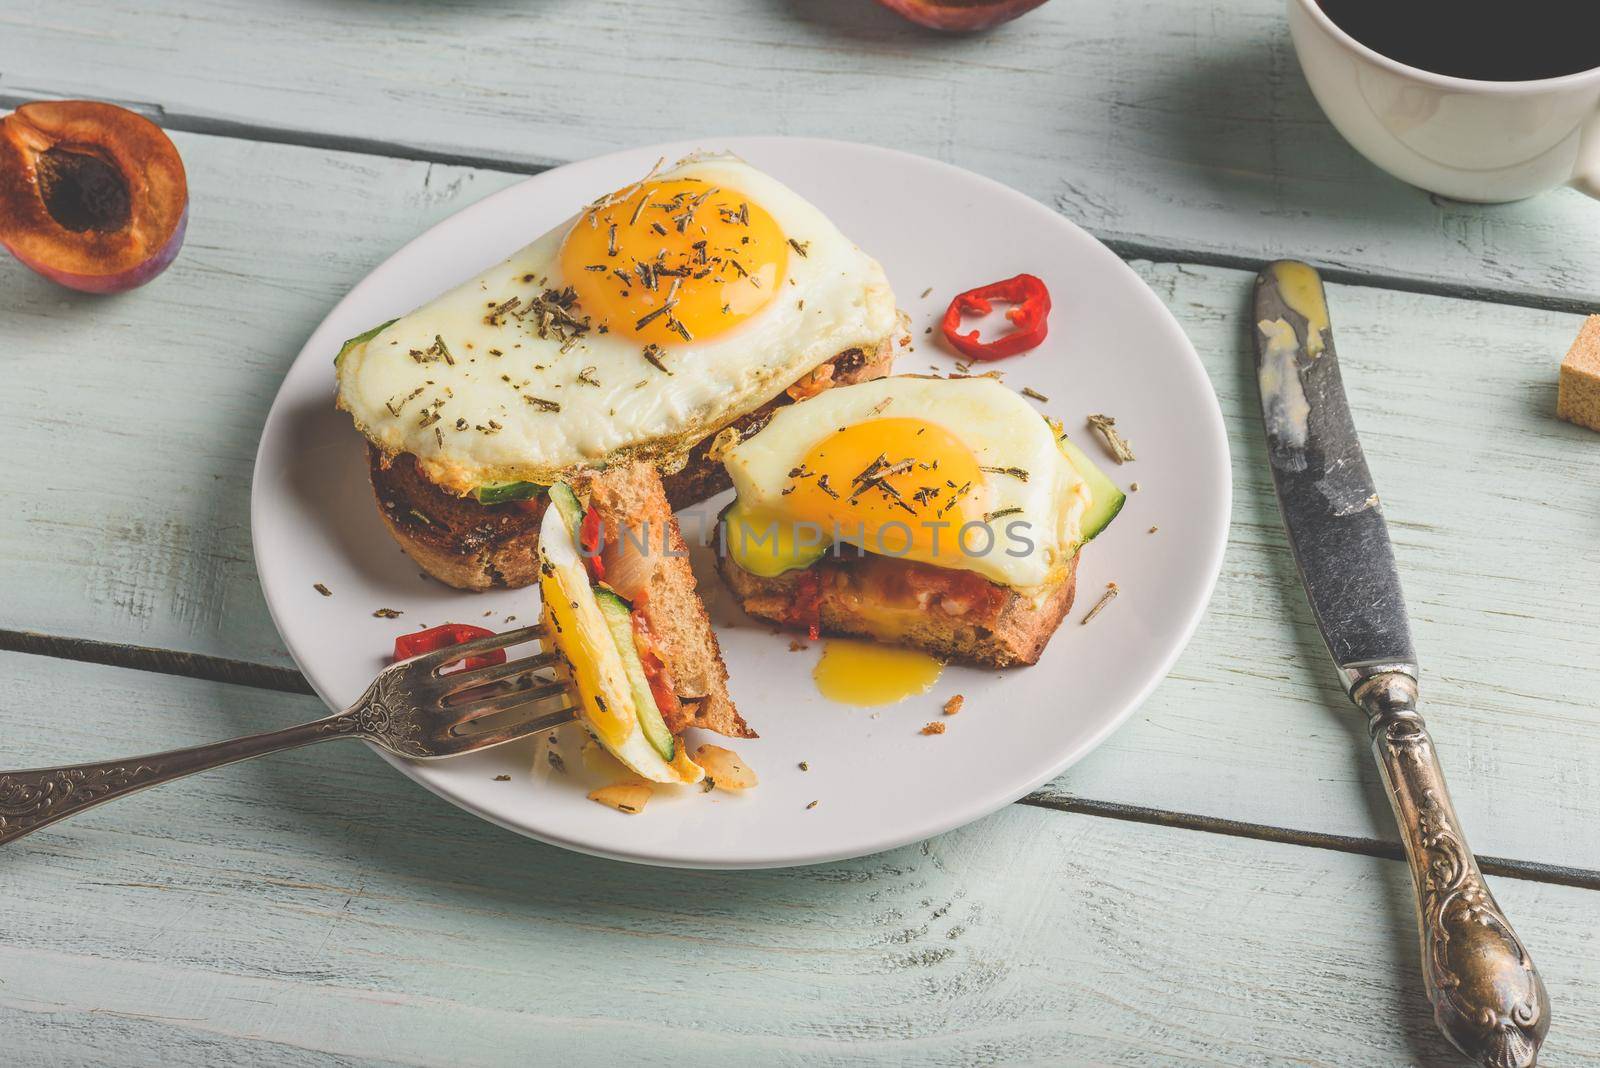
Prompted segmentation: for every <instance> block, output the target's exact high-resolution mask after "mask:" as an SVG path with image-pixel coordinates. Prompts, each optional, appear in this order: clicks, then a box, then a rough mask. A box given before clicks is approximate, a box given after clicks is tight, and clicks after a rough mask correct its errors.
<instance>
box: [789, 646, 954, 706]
mask: <svg viewBox="0 0 1600 1068" xmlns="http://www.w3.org/2000/svg"><path fill="white" fill-rule="evenodd" d="M942 671H944V665H943V664H941V663H939V661H937V660H935V659H934V658H933V657H931V656H929V655H928V654H927V653H921V652H918V651H916V650H915V649H900V648H896V647H895V646H891V645H879V644H878V643H876V642H864V641H856V640H855V639H853V638H830V639H828V641H827V643H826V644H824V645H823V647H822V659H821V660H818V661H817V668H816V671H814V672H813V673H812V677H813V678H814V679H816V680H817V689H818V690H819V691H821V693H822V696H824V697H826V698H828V699H829V700H831V701H838V702H839V703H840V704H846V705H858V706H864V707H870V706H873V705H892V704H895V703H896V702H898V701H904V700H905V699H906V698H907V697H915V696H916V695H917V694H919V693H927V692H928V691H929V690H931V689H932V688H933V684H934V683H935V682H938V681H939V674H940V673H941V672H942Z"/></svg>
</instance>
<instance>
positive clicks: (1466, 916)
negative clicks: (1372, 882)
mask: <svg viewBox="0 0 1600 1068" xmlns="http://www.w3.org/2000/svg"><path fill="white" fill-rule="evenodd" d="M1350 696H1351V699H1352V700H1354V701H1355V703H1356V704H1357V705H1358V706H1359V707H1360V708H1361V709H1362V710H1363V711H1365V712H1366V713H1367V715H1368V717H1370V720H1369V727H1370V728H1371V731H1372V751H1373V754H1374V755H1375V756H1376V757H1377V758H1378V766H1379V768H1380V769H1382V771H1383V782H1384V785H1385V786H1386V787H1387V788H1388V791H1389V803H1390V804H1392V805H1393V806H1394V814H1395V818H1396V820H1398V821H1399V824H1400V834H1401V836H1402V837H1403V838H1404V840H1405V848H1406V857H1407V859H1409V861H1410V862H1411V877H1412V880H1413V881H1414V882H1415V884H1416V890H1417V925H1418V928H1419V930H1420V933H1421V936H1422V980H1423V984H1424V986H1425V987H1426V989H1427V993H1428V1000H1429V1001H1431V1002H1432V1003H1433V1015H1434V1019H1435V1020H1436V1021H1437V1022H1438V1025H1439V1028H1440V1030H1442V1031H1443V1032H1444V1033H1445V1034H1446V1035H1447V1036H1448V1037H1449V1039H1450V1041H1451V1042H1454V1043H1455V1045H1456V1048H1458V1049H1460V1050H1461V1052H1463V1053H1465V1054H1466V1055H1467V1056H1468V1057H1470V1058H1472V1059H1473V1060H1474V1061H1475V1062H1477V1063H1478V1064H1482V1065H1488V1066H1492V1068H1532V1066H1533V1065H1534V1064H1535V1062H1536V1061H1537V1059H1538V1056H1539V1045H1540V1043H1542V1042H1543V1041H1544V1036H1545V1032H1546V1031H1548V1030H1549V1029H1550V999H1549V996H1548V995H1547V994H1546V993H1545V989H1544V981H1543V980H1541V979H1540V978H1539V972H1538V970H1537V969H1536V968H1535V967H1534V966H1533V958H1532V957H1530V956H1529V955H1528V950H1527V949H1526V947H1524V946H1523V944H1522V940H1521V939H1519V938H1518V937H1517V933H1516V932H1515V931H1513V930H1512V929H1511V922H1510V921H1509V920H1507V919H1506V916H1505V913H1504V912H1502V911H1500V906H1499V905H1498V904H1497V903H1496V902H1495V899H1494V895H1493V894H1491V893H1489V888H1488V886H1486V885H1485V884H1484V881H1483V873H1482V872H1480V871H1479V870H1478V862H1477V861H1476V860H1475V859H1473V856H1472V850H1470V849H1469V848H1467V840H1466V838H1465V836H1463V834H1462V833H1461V828H1460V826H1459V824H1458V822H1457V820H1456V813H1455V809H1454V808H1453V807H1452V806H1451V804H1450V792H1449V791H1448V790H1447V789H1446V788H1445V784H1444V772H1443V771H1442V770H1441V769H1440V767H1439V757H1438V754H1436V753H1435V752H1434V749H1433V740H1432V739H1431V738H1429V737H1428V728H1427V725H1426V724H1424V723H1423V721H1422V716H1421V715H1420V714H1419V713H1418V712H1417V683H1416V679H1414V678H1413V677H1412V676H1411V675H1409V674H1406V673H1404V672H1399V671H1384V672H1380V673H1378V674H1375V675H1373V676H1372V677H1371V678H1368V679H1366V680H1365V681H1363V682H1362V683H1360V684H1359V685H1357V686H1356V687H1355V688H1354V690H1353V691H1352V692H1351V695H1350Z"/></svg>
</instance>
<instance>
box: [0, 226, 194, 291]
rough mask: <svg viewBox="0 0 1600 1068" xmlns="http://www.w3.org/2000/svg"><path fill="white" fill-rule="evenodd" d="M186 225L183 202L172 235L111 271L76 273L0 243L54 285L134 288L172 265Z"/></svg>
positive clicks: (77, 288) (89, 289)
mask: <svg viewBox="0 0 1600 1068" xmlns="http://www.w3.org/2000/svg"><path fill="white" fill-rule="evenodd" d="M188 228H189V205H187V204H185V205H184V206H183V214H182V215H181V216H180V217H179V218H178V225H177V227H176V228H175V229H174V230H173V231H172V236H171V237H169V238H167V240H166V243H165V244H164V245H162V246H161V248H159V249H157V250H156V252H155V253H154V254H153V255H151V256H150V257H149V258H147V259H145V260H144V261H143V262H141V263H139V264H137V265H135V266H133V267H130V268H128V269H127V270H125V271H117V272H115V273H113V274H79V273H76V272H74V271H64V270H61V269H59V268H57V267H52V266H51V265H50V264H49V263H44V262H40V261H39V260H37V259H34V258H33V257H30V256H26V255H24V254H23V253H22V252H20V251H19V250H17V249H14V248H12V247H11V245H10V244H8V243H7V242H6V241H5V240H4V239H0V245H5V248H6V251H7V252H9V253H11V255H13V256H15V257H16V259H17V261H18V262H19V263H21V264H22V265H23V266H24V267H27V268H28V269H29V270H31V271H33V272H34V273H35V274H38V275H42V276H43V277H45V278H48V279H49V280H50V281H52V282H54V283H56V284H57V285H61V286H66V287H67V288H68V289H75V290H77V291H78V292H79V293H123V292H126V291H127V290H130V289H137V288H139V287H140V286H142V285H144V284H145V283H146V282H148V281H150V280H151V279H153V278H154V277H155V276H156V275H158V274H160V273H161V272H162V271H164V270H166V269H167V268H168V267H170V266H172V261H173V260H175V259H177V258H178V250H179V249H181V248H183V235H184V233H185V232H186V231H187V230H188Z"/></svg>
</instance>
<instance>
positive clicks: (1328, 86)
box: [1289, 0, 1600, 203]
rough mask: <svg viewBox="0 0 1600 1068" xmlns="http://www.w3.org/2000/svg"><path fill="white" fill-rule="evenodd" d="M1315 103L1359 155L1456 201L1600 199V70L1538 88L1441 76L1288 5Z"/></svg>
mask: <svg viewBox="0 0 1600 1068" xmlns="http://www.w3.org/2000/svg"><path fill="white" fill-rule="evenodd" d="M1289 32H1290V34H1291V36H1292V37H1293V38H1294V47H1295V52H1296V53H1298V54H1299V56H1300V66H1301V69H1303V70H1304V71H1305V75H1306V81H1307V82H1309V83H1310V84H1311V91H1312V93H1313V94H1315V95H1316V98H1317V103H1319V104H1321V105H1322V110H1323V111H1325V112H1326V113H1327V115H1328V118H1329V119H1330V120H1331V121H1332V122H1333V125H1334V126H1335V127H1337V128H1338V130H1339V132H1340V133H1341V134H1343V135H1344V137H1345V140H1347V141H1349V142H1350V143H1351V144H1352V145H1354V146H1355V148H1356V151H1358V152H1360V153H1361V154H1362V155H1363V156H1366V157H1367V158H1368V159H1369V160H1371V161H1372V162H1373V163H1375V164H1377V165H1378V166H1379V167H1382V168H1383V169H1384V170H1386V171H1388V172H1389V173H1390V174H1392V175H1394V176H1395V177H1396V178H1399V179H1400V180H1401V181H1405V182H1410V183H1411V184H1412V185H1416V186H1421V187H1422V188H1423V189H1427V190H1429V191H1431V192H1434V193H1438V194H1440V195H1442V196H1447V197H1452V198H1454V199H1456V200H1475V201H1482V202H1486V203H1497V202H1500V201H1506V200H1521V199H1522V198H1523V197H1530V196H1533V195H1534V194H1535V193H1542V192H1544V191H1545V190H1547V189H1554V188H1556V187H1557V186H1560V185H1568V184H1570V185H1573V186H1575V187H1577V188H1579V189H1582V190H1583V191H1584V192H1586V193H1588V194H1589V195H1590V196H1594V197H1600V67H1595V68H1593V69H1591V70H1586V71H1581V72H1579V73H1577V74H1568V75H1564V76H1562V77H1560V78H1545V79H1542V80H1539V81H1530V82H1491V81H1478V80H1475V79H1472V78H1452V77H1449V76H1447V75H1443V74H1433V73H1431V72H1429V71H1425V70H1421V69H1419V68H1417V67H1408V66H1406V65H1405V64H1404V63H1400V62H1397V61H1396V60H1393V59H1390V58H1389V57H1388V56H1385V55H1381V54H1379V53H1377V52H1374V51H1373V50H1372V49H1370V48H1368V47H1367V46H1366V45H1364V44H1362V43H1361V42H1360V41H1357V40H1356V39H1355V38H1354V37H1351V36H1350V35H1349V34H1348V33H1346V32H1344V30H1342V29H1340V28H1339V26H1338V25H1337V24H1335V23H1334V21H1333V20H1332V19H1330V18H1328V16H1327V14H1326V13H1325V12H1324V11H1323V10H1322V8H1321V6H1320V5H1319V4H1318V3H1317V0H1289Z"/></svg>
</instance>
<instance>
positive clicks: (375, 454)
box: [367, 338, 894, 590]
mask: <svg viewBox="0 0 1600 1068" xmlns="http://www.w3.org/2000/svg"><path fill="white" fill-rule="evenodd" d="M893 363H894V339H893V338H886V339H884V341H883V342H881V343H880V344H879V345H878V347H877V348H876V349H874V350H873V351H871V352H865V351H863V350H861V349H847V350H846V351H844V352H841V353H839V355H837V356H835V357H834V358H833V359H832V360H829V361H828V362H827V363H824V364H822V365H821V366H819V367H818V368H817V369H816V370H814V371H812V372H811V374H809V375H807V376H806V377H805V378H803V379H801V380H800V382H798V383H796V384H795V385H793V386H791V387H790V388H789V390H787V391H786V392H783V393H780V394H778V395H777V396H776V397H774V398H773V399H772V400H770V401H768V402H767V403H766V404H764V405H762V406H761V407H760V408H757V409H756V410H755V411H753V412H750V413H749V414H747V415H744V416H742V417H740V418H739V419H736V420H734V421H733V422H732V423H730V424H728V426H730V427H733V428H734V429H736V430H737V431H738V433H739V436H740V437H741V438H744V437H749V436H750V435H751V434H754V433H755V432H756V431H757V430H759V429H760V428H761V427H762V426H763V425H764V424H765V423H766V421H767V420H768V419H769V418H771V416H772V413H773V412H774V411H776V410H777V409H778V408H779V407H780V406H782V405H785V404H791V403H793V402H794V401H795V400H796V399H797V398H799V397H804V396H809V395H811V394H812V393H814V392H820V391H821V390H822V389H826V388H828V387H830V386H833V385H846V384H849V383H852V382H864V381H867V380H868V379H873V378H882V377H883V376H884V375H886V374H888V373H889V369H890V366H891V365H892V364H893ZM725 429H726V428H718V431H717V433H713V434H709V435H707V436H706V437H705V438H704V439H703V440H702V441H700V443H699V444H697V445H696V446H695V447H694V448H693V449H692V450H691V451H690V452H689V455H688V458H687V462H686V463H685V464H684V466H683V467H682V469H680V470H678V471H674V472H671V473H670V474H666V475H665V476H664V478H663V484H664V486H665V492H666V498H667V501H668V502H669V503H670V504H671V506H672V507H673V508H674V509H678V508H685V507H688V506H689V505H691V504H696V503H698V502H700V501H703V500H705V499H706V498H707V497H710V496H713V495H714V494H717V493H720V492H722V491H723V490H725V489H727V488H728V487H729V486H730V485H732V482H731V481H730V480H729V478H728V472H727V469H726V468H725V467H723V465H722V463H721V461H720V459H718V458H714V457H713V456H712V453H713V452H717V449H716V441H717V438H718V434H721V433H723V432H724V431H725ZM718 455H719V456H720V453H718ZM367 466H368V472H369V474H370V476H371V478H372V491H373V494H374V495H375V496H376V497H377V500H378V510H379V512H380V513H382V515H383V521H384V524H385V525H386V526H387V527H388V528H389V533H390V534H392V535H393V536H394V539H395V541H397V542H399V543H400V547H401V548H402V549H404V550H405V551H406V553H407V555H409V556H410V557H411V558H412V559H413V560H415V561H416V562H417V565H418V566H419V567H421V568H422V570H424V571H426V572H427V573H428V574H430V575H432V576H433V577H434V578H436V579H438V580H439V581H440V582H443V583H445V584H446V585H448V586H454V587H456V588H457V589H462V590H487V589H492V588H495V587H511V588H516V587H520V586H528V585H531V584H532V583H533V582H535V581H536V580H537V579H538V576H539V555H538V547H539V524H540V522H542V520H543V516H544V508H545V500H544V498H543V497H542V496H540V497H536V498H534V499H533V500H529V501H517V502H512V503H509V504H496V505H483V504H479V503H478V502H477V501H476V500H474V499H472V498H471V497H457V496H456V495H455V494H453V493H450V492H448V491H446V490H443V489H441V488H440V487H439V486H437V485H435V484H434V483H433V482H432V481H430V480H429V479H428V478H427V477H426V476H425V475H423V473H422V472H421V471H420V470H419V469H418V468H417V465H416V461H415V460H414V459H413V458H412V457H411V456H409V455H401V456H398V457H395V458H394V459H393V460H388V459H386V458H385V457H384V455H383V454H382V452H381V451H379V450H378V449H376V448H372V447H370V446H369V447H368V449H367Z"/></svg>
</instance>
